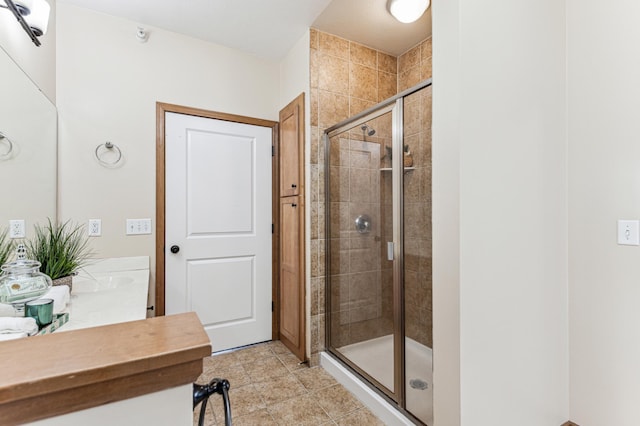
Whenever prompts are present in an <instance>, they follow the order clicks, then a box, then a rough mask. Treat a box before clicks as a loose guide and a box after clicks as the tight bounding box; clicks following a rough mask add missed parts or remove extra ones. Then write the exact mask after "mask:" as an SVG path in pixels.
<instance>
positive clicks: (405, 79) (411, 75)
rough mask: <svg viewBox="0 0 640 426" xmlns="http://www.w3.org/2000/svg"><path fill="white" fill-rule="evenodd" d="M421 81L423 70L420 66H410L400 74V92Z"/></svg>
mask: <svg viewBox="0 0 640 426" xmlns="http://www.w3.org/2000/svg"><path fill="white" fill-rule="evenodd" d="M420 81H421V70H420V67H419V66H415V67H413V68H409V69H408V70H406V71H404V72H402V73H400V74H398V92H402V91H403V90H406V89H408V88H409V87H411V86H415V85H416V84H418V83H420Z"/></svg>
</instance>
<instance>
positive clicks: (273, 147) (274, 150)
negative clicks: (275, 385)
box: [271, 145, 276, 157]
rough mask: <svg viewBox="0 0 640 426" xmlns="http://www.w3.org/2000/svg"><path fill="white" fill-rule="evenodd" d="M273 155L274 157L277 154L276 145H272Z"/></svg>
mask: <svg viewBox="0 0 640 426" xmlns="http://www.w3.org/2000/svg"><path fill="white" fill-rule="evenodd" d="M271 156H272V157H275V156H276V147H275V145H271Z"/></svg>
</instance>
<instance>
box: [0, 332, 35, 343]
mask: <svg viewBox="0 0 640 426" xmlns="http://www.w3.org/2000/svg"><path fill="white" fill-rule="evenodd" d="M27 336H28V334H27V333H5V334H0V342H4V341H5V340H14V339H21V338H23V337H27Z"/></svg>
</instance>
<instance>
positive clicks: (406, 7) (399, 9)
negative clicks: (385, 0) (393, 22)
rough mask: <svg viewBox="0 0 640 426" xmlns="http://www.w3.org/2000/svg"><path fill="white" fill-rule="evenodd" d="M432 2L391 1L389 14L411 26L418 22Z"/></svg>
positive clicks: (422, 0) (414, 0)
mask: <svg viewBox="0 0 640 426" xmlns="http://www.w3.org/2000/svg"><path fill="white" fill-rule="evenodd" d="M429 4H430V0H390V1H389V12H391V14H392V15H393V17H394V18H396V19H397V20H398V21H400V22H402V23H405V24H409V23H411V22H414V21H417V20H418V19H419V18H420V17H421V16H422V15H423V14H424V12H425V11H426V10H427V8H428V7H429Z"/></svg>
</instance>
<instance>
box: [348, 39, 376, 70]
mask: <svg viewBox="0 0 640 426" xmlns="http://www.w3.org/2000/svg"><path fill="white" fill-rule="evenodd" d="M349 46H350V55H349V60H350V61H351V62H353V63H356V64H360V65H364V66H366V67H369V68H377V66H378V64H377V63H378V55H377V52H376V51H375V50H374V49H371V48H369V47H367V46H363V45H362V44H359V43H354V42H351V43H350V44H349Z"/></svg>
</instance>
